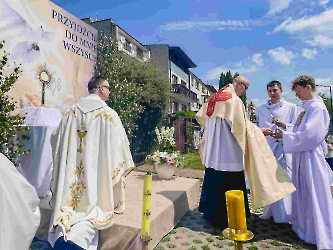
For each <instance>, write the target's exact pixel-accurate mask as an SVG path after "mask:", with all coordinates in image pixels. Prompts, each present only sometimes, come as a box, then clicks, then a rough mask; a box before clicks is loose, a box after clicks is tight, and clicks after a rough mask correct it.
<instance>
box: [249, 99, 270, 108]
mask: <svg viewBox="0 0 333 250" xmlns="http://www.w3.org/2000/svg"><path fill="white" fill-rule="evenodd" d="M251 102H253V103H254V106H256V107H259V106H261V105H263V104H265V103H266V102H267V100H262V99H259V98H253V99H252V100H251ZM248 103H249V102H248Z"/></svg>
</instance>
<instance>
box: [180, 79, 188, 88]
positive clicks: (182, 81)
mask: <svg viewBox="0 0 333 250" xmlns="http://www.w3.org/2000/svg"><path fill="white" fill-rule="evenodd" d="M180 82H181V84H182V85H183V86H185V87H186V88H187V83H186V82H185V81H184V80H181V81H180Z"/></svg>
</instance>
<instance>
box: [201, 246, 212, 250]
mask: <svg viewBox="0 0 333 250" xmlns="http://www.w3.org/2000/svg"><path fill="white" fill-rule="evenodd" d="M201 248H202V249H203V250H210V247H209V246H208V245H203V246H202V247H201Z"/></svg>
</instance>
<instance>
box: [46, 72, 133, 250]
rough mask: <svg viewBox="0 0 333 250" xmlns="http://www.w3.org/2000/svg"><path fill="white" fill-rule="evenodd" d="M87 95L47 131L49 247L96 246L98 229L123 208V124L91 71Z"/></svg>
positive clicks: (126, 159)
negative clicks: (50, 157) (49, 148)
mask: <svg viewBox="0 0 333 250" xmlns="http://www.w3.org/2000/svg"><path fill="white" fill-rule="evenodd" d="M88 91H89V93H90V95H89V96H88V97H85V98H81V99H80V100H79V102H78V103H77V104H75V105H74V106H73V107H72V108H70V109H69V110H68V111H67V112H66V113H65V115H64V118H63V120H62V121H61V123H60V125H59V127H58V129H57V130H56V131H55V132H54V133H53V134H52V137H51V146H52V151H53V168H54V169H53V177H52V182H51V191H52V194H53V197H52V200H51V202H50V205H51V207H52V209H53V215H52V218H51V228H50V233H49V242H50V243H51V245H52V246H54V249H56V250H57V249H89V250H90V249H97V245H98V231H99V230H103V229H106V228H109V227H111V226H112V224H113V223H114V217H115V214H116V213H122V212H123V211H124V209H125V193H124V187H125V186H124V174H125V171H127V170H129V169H131V168H133V167H134V163H133V160H132V156H131V153H130V148H129V142H128V138H127V135H126V132H125V129H124V127H123V125H122V123H121V121H120V118H119V116H118V115H117V113H116V112H115V111H114V110H113V109H111V108H110V107H108V106H107V104H106V103H105V100H107V99H108V96H109V93H110V86H109V84H108V82H107V81H106V79H105V78H103V77H100V76H95V77H93V78H92V79H91V80H90V81H89V83H88Z"/></svg>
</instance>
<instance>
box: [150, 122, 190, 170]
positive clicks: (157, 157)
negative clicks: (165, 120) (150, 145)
mask: <svg viewBox="0 0 333 250" xmlns="http://www.w3.org/2000/svg"><path fill="white" fill-rule="evenodd" d="M174 131H175V129H174V128H173V127H171V128H166V127H161V129H158V128H157V127H156V128H155V133H156V148H157V149H156V150H155V151H154V152H153V154H151V155H148V156H147V157H146V163H148V164H154V165H159V164H163V163H166V164H168V165H174V166H176V167H183V166H184V157H183V156H182V155H181V154H180V152H178V151H174V148H175V146H176V142H175V139H174V137H173V136H174Z"/></svg>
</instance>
